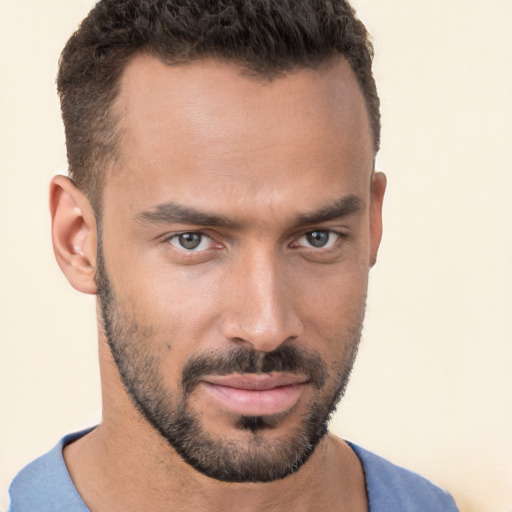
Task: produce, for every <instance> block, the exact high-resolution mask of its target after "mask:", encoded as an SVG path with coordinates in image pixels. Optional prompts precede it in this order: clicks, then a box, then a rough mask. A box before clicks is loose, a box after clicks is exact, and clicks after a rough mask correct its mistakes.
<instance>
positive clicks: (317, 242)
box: [298, 229, 340, 249]
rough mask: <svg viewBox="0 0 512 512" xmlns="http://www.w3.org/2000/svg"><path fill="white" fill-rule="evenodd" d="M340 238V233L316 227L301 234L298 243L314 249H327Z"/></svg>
mask: <svg viewBox="0 0 512 512" xmlns="http://www.w3.org/2000/svg"><path fill="white" fill-rule="evenodd" d="M339 238H340V235H339V234H338V233H336V232H334V231H330V230H328V229H316V230H315V231H309V232H308V233H306V234H305V235H303V236H301V237H300V239H299V241H298V245H300V246H302V247H312V248H314V249H329V248H330V247H332V246H333V245H334V244H335V243H336V241H337V240H338V239H339Z"/></svg>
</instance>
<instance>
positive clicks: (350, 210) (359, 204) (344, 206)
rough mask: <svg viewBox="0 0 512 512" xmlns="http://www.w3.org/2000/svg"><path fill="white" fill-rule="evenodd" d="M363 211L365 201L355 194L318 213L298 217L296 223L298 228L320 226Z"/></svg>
mask: <svg viewBox="0 0 512 512" xmlns="http://www.w3.org/2000/svg"><path fill="white" fill-rule="evenodd" d="M363 210H364V201H363V200H362V199H361V198H360V197H358V196H356V195H354V194H349V195H347V196H344V197H342V198H341V199H339V200H338V201H336V202H335V203H333V204H331V205H328V206H326V207H324V208H322V209H320V210H318V211H316V212H311V213H304V214H300V215H298V216H297V217H296V223H297V225H298V226H303V225H306V224H319V223H322V222H328V221H331V220H337V219H341V218H343V217H348V216H349V215H355V214H359V213H362V212H363Z"/></svg>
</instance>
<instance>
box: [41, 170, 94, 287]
mask: <svg viewBox="0 0 512 512" xmlns="http://www.w3.org/2000/svg"><path fill="white" fill-rule="evenodd" d="M50 212H51V217H52V242H53V250H54V253H55V257H56V259H57V263H58V264H59V267H60V268H61V270H62V272H63V273H64V275H65V276H66V278H67V279H68V281H69V282H70V284H71V286H73V288H75V289H76V290H78V291H80V292H83V293H90V294H94V293H96V282H95V279H94V273H95V270H96V243H97V233H96V219H95V216H94V212H93V209H92V207H91V205H90V203H89V201H88V199H87V197H86V196H85V194H84V193H83V192H82V191H81V190H80V189H79V188H78V187H77V186H76V185H75V184H74V183H73V182H72V181H71V180H70V179H69V178H67V177H65V176H55V177H54V178H53V179H52V181H51V183H50Z"/></svg>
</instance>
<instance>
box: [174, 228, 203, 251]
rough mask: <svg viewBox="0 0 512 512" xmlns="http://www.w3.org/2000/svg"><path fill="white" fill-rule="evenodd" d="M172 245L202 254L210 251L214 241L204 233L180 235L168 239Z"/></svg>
mask: <svg viewBox="0 0 512 512" xmlns="http://www.w3.org/2000/svg"><path fill="white" fill-rule="evenodd" d="M168 241H169V243H170V244H171V245H174V246H175V247H177V248H178V249H181V250H185V251H188V252H200V251H205V250H206V249H209V248H210V247H211V246H212V243H213V240H212V239H211V238H210V237H209V236H208V235H205V234H204V233H196V232H189V233H179V234H177V235H174V236H172V237H170V238H169V239H168Z"/></svg>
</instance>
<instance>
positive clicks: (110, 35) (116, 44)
mask: <svg viewBox="0 0 512 512" xmlns="http://www.w3.org/2000/svg"><path fill="white" fill-rule="evenodd" d="M140 53H147V54H149V55H153V56H155V57H158V58H159V59H160V60H162V61H163V62H172V63H181V62H190V61H192V60H194V59H198V58H204V57H214V58H220V59H224V60H228V61H232V62H235V63H237V64H239V65H240V66H242V67H243V68H244V69H246V70H249V71H251V72H254V73H256V74H258V75H260V76H263V77H268V78H272V77H273V76H275V75H278V74H282V73H285V72H287V71H291V70H293V69H294V68H297V67H315V66H317V65H319V64H320V63H321V62H324V61H326V60H327V59H329V58H332V57H334V56H342V57H344V58H346V59H347V60H348V62H349V63H350V65H351V67H352V69H353V71H354V73H355V75H356V77H357V80H358V82H359V86H360V87H361V91H362V93H363V96H364V98H365V102H366V107H367V110H368V114H369V119H370V125H371V131H372V136H373V144H374V151H375V153H377V151H378V149H379V141H380V111H379V97H378V95H377V90H376V86H375V80H374V77H373V74H372V69H371V66H372V59H373V47H372V44H371V42H370V39H369V35H368V32H367V31H366V28H365V27H364V25H363V24H362V23H361V21H359V19H357V17H356V16H355V12H354V10H353V9H352V7H351V6H350V5H349V4H348V2H346V1H345V0H101V1H99V2H98V3H97V4H96V6H95V7H94V8H93V9H92V10H91V12H90V13H89V15H88V16H87V17H86V18H85V19H84V20H83V21H82V23H81V25H80V27H79V28H78V30H77V31H76V32H75V33H74V34H73V35H72V36H71V38H70V39H69V41H68V43H67V45H66V47H65V48H64V50H63V52H62V55H61V58H60V67H59V73H58V77H57V86H58V91H59V95H60V100H61V107H62V117H63V120H64V126H65V130H66V145H67V154H68V162H69V172H70V176H71V178H73V179H74V181H75V182H76V183H77V185H78V186H79V187H80V188H81V189H82V190H83V191H84V192H85V193H86V194H87V196H88V197H89V200H90V201H91V204H92V205H93V207H94V209H95V211H96V214H97V215H99V214H100V211H101V190H102V182H103V179H104V175H105V169H106V168H107V167H108V165H109V164H110V163H111V162H112V161H115V159H116V157H119V154H118V149H117V148H118V145H117V139H118V130H117V129H116V127H117V120H116V118H115V115H114V114H113V111H112V108H111V107H112V104H113V102H114V100H115V98H116V97H117V94H118V89H119V81H120V76H121V74H122V72H123V70H124V68H125V67H126V65H127V63H128V62H129V60H130V59H131V58H132V57H133V56H134V55H135V54H140Z"/></svg>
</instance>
